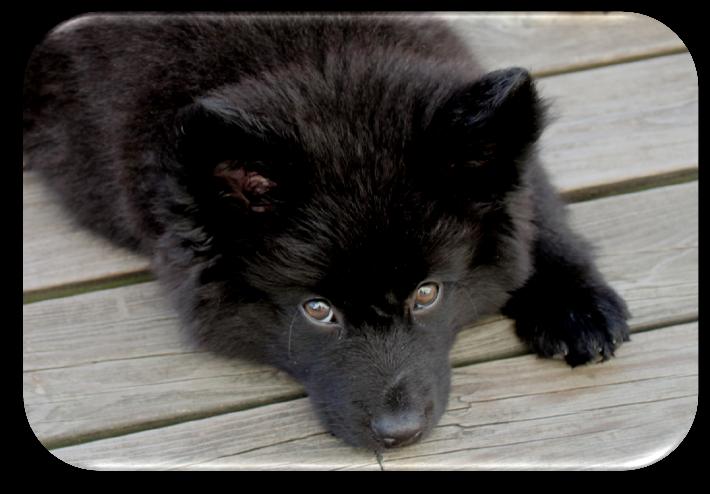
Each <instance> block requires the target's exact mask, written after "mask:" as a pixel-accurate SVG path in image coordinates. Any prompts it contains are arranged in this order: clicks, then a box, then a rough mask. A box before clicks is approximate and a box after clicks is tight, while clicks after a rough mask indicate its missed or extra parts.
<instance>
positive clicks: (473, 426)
mask: <svg viewBox="0 0 710 494" xmlns="http://www.w3.org/2000/svg"><path fill="white" fill-rule="evenodd" d="M697 357H698V354H697V324H695V323H693V324H685V325H679V326H675V327H671V328H664V329H659V330H654V331H649V332H646V333H642V334H638V335H636V336H634V338H633V342H632V343H630V344H627V345H624V346H623V347H621V349H620V350H619V352H618V358H616V359H614V360H612V361H609V362H607V363H605V364H603V365H591V366H585V367H580V368H576V369H569V368H568V367H566V366H565V365H564V364H563V363H560V362H555V361H549V360H548V361H545V360H542V359H538V358H536V357H534V356H531V355H526V356H521V357H515V358H511V359H504V360H498V361H494V362H487V363H481V364H476V365H471V366H466V367H463V368H458V369H455V370H454V377H453V383H452V393H451V399H450V402H449V409H448V411H447V412H446V413H445V414H444V417H443V418H442V420H441V422H440V424H439V425H438V426H437V427H436V428H435V429H434V431H433V432H432V433H431V434H430V435H429V436H428V437H427V438H425V439H424V440H423V441H422V442H421V443H418V444H415V445H413V446H410V447H407V448H403V449H401V450H392V451H391V452H386V453H385V454H384V455H383V465H384V468H385V469H414V468H416V469H421V468H430V469H435V468H442V469H447V470H449V469H479V468H498V469H507V468H530V469H533V468H544V469H558V468H567V469H582V468H584V469H598V468H605V469H607V468H637V467H640V466H644V465H647V464H650V463H653V462H655V461H657V460H658V459H660V458H662V457H663V456H665V455H666V454H667V453H668V452H670V451H671V450H672V449H674V448H675V446H676V445H677V444H678V443H679V442H680V441H681V440H682V439H683V438H684V436H685V434H686V433H687V431H688V429H689V428H690V425H691V423H692V421H693V419H694V415H695V410H696V407H697V392H698V382H697V372H698V367H697ZM511 375H515V376H516V378H515V379H511ZM309 409H310V405H309V404H308V401H307V399H300V400H295V401H292V402H288V403H279V404H275V405H269V406H265V407H260V408H257V409H253V410H246V411H242V412H235V413H231V414H225V415H220V416H217V417H212V418H208V419H203V420H196V421H192V422H187V423H182V424H177V425H173V426H169V427H164V428H161V429H155V430H149V431H144V432H139V433H135V434H128V435H125V436H121V437H116V438H111V439H104V440H99V441H95V442H91V443H86V444H83V445H77V446H71V447H66V448H58V449H55V450H53V451H52V453H53V454H54V455H55V456H57V457H58V458H60V459H62V460H63V461H65V462H67V463H70V464H73V465H77V466H81V467H84V468H97V469H105V468H110V469H276V468H278V469H340V468H342V469H366V470H369V469H378V468H379V465H378V463H377V462H376V460H375V458H374V455H373V454H371V453H369V452H367V451H363V450H356V449H352V448H349V447H348V446H346V445H344V444H342V443H341V442H340V441H338V440H336V439H334V438H333V437H331V436H330V435H329V434H328V433H327V432H325V431H324V430H323V429H322V427H321V426H319V425H318V423H317V422H316V421H315V418H314V415H313V414H312V413H311V412H310V410H309Z"/></svg>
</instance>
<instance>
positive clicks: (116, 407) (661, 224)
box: [23, 183, 698, 444]
mask: <svg viewBox="0 0 710 494" xmlns="http://www.w3.org/2000/svg"><path fill="white" fill-rule="evenodd" d="M668 204H673V205H674V206H673V208H669V207H667V205H668ZM570 209H571V212H572V220H573V223H574V224H575V226H577V227H578V228H579V229H580V230H581V231H584V232H585V234H586V235H587V236H588V237H589V238H590V239H591V240H592V241H593V242H594V243H595V244H596V245H597V246H598V249H599V255H600V266H601V269H602V271H603V272H604V273H605V274H606V275H607V276H608V277H609V279H610V281H611V282H612V284H613V285H614V286H615V287H617V288H618V289H619V290H620V291H621V293H622V295H623V296H624V297H625V298H626V299H627V301H628V303H629V306H630V309H631V312H632V314H633V319H632V324H633V326H634V327H635V328H643V327H647V326H648V325H649V324H660V323H672V322H674V321H679V320H688V319H690V318H693V317H696V316H697V310H698V299H697V289H698V288H697V283H698V280H697V267H698V261H697V234H698V223H697V212H698V208H697V183H690V184H683V185H677V186H672V187H666V188H661V189H653V190H649V191H645V192H640V193H636V194H628V195H622V196H615V197H610V198H606V199H600V200H596V201H589V202H584V203H579V204H575V205H573V206H572V207H571V208H570ZM23 310H24V340H23V344H24V369H25V371H26V372H25V376H24V396H25V407H26V410H27V415H28V418H29V421H30V424H31V425H32V427H33V428H34V430H35V432H36V434H37V435H38V437H39V438H40V439H41V440H43V441H46V442H48V443H49V444H55V443H57V442H60V443H61V442H62V441H66V440H68V439H71V438H76V437H84V436H87V435H88V436H90V435H92V434H101V433H104V434H105V433H111V431H114V432H115V431H120V430H125V429H131V428H135V427H136V426H141V424H142V426H145V424H146V423H151V422H160V421H171V420H176V419H179V418H180V417H183V418H184V417H194V416H204V415H207V414H210V413H217V412H218V411H224V410H234V409H237V408H240V407H245V406H253V405H254V404H259V403H265V402H271V401H275V400H280V399H284V398H288V397H291V396H294V395H297V394H299V393H301V392H302V391H301V388H300V387H299V386H298V385H297V384H295V383H294V382H292V381H290V380H289V379H288V378H286V377H285V376H283V375H281V374H279V373H277V372H276V371H274V370H272V369H270V368H267V367H261V366H253V365H251V364H247V363H244V362H240V361H231V362H227V361H223V360H221V359H217V358H215V357H211V356H209V355H208V354H205V353H199V352H195V349H194V348H191V347H190V346H189V345H187V343H186V340H185V339H184V338H183V337H182V335H181V333H180V332H179V330H178V328H177V319H176V317H175V315H174V313H173V312H172V310H171V309H170V307H169V305H168V303H167V302H166V301H165V300H164V299H163V298H162V296H161V294H160V291H159V290H158V288H157V285H156V284H155V283H146V284H141V285H136V286H132V287H123V288H118V289H114V290H106V291H101V292H96V293H91V294H84V295H80V296H76V297H70V298H65V299H56V300H48V301H45V302H38V303H35V304H28V305H25V306H24V307H23ZM510 325H511V323H510V321H509V320H507V319H497V320H495V319H494V320H489V321H488V322H487V323H485V324H481V325H478V326H476V327H474V328H472V329H469V330H465V331H463V332H462V333H461V334H460V335H459V338H458V341H457V344H456V346H455V347H454V351H453V354H452V361H453V363H454V364H455V365H461V364H464V363H471V362H476V361H482V360H490V359H493V358H500V357H501V356H508V355H515V354H520V353H522V352H525V347H524V346H523V345H522V344H521V343H520V342H519V341H518V340H517V339H516V338H515V336H514V334H513V331H512V329H511V327H510ZM196 397H199V399H197V398H196Z"/></svg>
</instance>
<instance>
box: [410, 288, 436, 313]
mask: <svg viewBox="0 0 710 494" xmlns="http://www.w3.org/2000/svg"><path fill="white" fill-rule="evenodd" d="M437 298H439V285H437V284H436V283H424V284H422V285H419V288H417V291H416V293H415V295H414V308H415V309H426V308H427V307H431V306H432V305H434V303H435V302H436V299H437Z"/></svg>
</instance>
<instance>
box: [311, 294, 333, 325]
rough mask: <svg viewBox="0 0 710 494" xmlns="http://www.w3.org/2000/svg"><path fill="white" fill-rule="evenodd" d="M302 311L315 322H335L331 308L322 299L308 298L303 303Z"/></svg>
mask: <svg viewBox="0 0 710 494" xmlns="http://www.w3.org/2000/svg"><path fill="white" fill-rule="evenodd" d="M303 311H304V312H305V313H306V315H307V316H308V317H310V318H311V319H313V320H314V321H316V322H321V323H323V322H325V323H332V322H335V314H334V313H333V308H332V307H331V306H330V304H328V302H326V301H325V300H323V299H313V300H309V301H308V302H306V303H305V304H303Z"/></svg>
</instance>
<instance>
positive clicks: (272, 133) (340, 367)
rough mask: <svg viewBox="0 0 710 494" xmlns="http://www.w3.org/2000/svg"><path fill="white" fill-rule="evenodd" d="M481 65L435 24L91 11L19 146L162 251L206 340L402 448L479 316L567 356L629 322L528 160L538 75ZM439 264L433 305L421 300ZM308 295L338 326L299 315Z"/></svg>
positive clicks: (50, 54)
mask: <svg viewBox="0 0 710 494" xmlns="http://www.w3.org/2000/svg"><path fill="white" fill-rule="evenodd" d="M473 60H474V59H473V57H472V56H471V54H469V53H468V52H467V50H466V48H465V47H464V45H463V44H462V43H461V42H460V41H459V40H458V39H457V38H456V37H455V36H454V35H453V34H452V33H451V32H449V31H448V30H447V28H445V27H444V26H443V25H440V24H439V23H437V22H435V21H433V20H427V19H425V18H418V19H404V18H401V17H396V16H376V17H373V16H354V17H353V16H342V17H325V16H300V17H288V16H267V17H264V16H199V17H192V16H140V17H138V16H89V17H84V18H79V19H77V20H74V21H71V22H69V23H68V24H65V25H64V26H61V27H60V28H58V29H56V30H55V31H53V32H52V33H50V34H49V35H48V37H47V38H46V40H45V41H44V42H43V43H42V44H41V45H40V46H39V47H38V48H37V49H36V50H35V52H34V55H33V57H32V59H31V60H30V63H29V65H28V68H27V75H26V83H25V117H24V126H25V127H24V128H25V138H24V151H25V158H26V162H27V164H28V166H29V167H30V168H32V169H35V170H37V171H38V172H39V173H40V174H41V175H42V176H43V177H44V178H45V179H46V180H47V182H48V183H50V184H51V185H52V187H53V188H54V189H56V190H57V191H58V192H59V196H60V198H61V200H62V201H63V202H64V204H65V205H66V207H68V208H69V209H71V210H72V211H73V212H74V213H75V214H76V217H77V218H78V219H79V220H80V221H81V222H82V223H83V224H84V225H86V226H87V227H89V228H91V229H93V230H94V231H96V232H99V233H100V234H103V235H105V236H107V237H108V238H110V239H112V240H113V241H115V242H117V243H118V244H121V245H124V246H128V247H130V248H134V249H137V250H138V251H140V252H143V253H145V254H147V255H150V256H151V257H152V260H153V268H154V270H155V272H156V273H157V275H158V277H159V279H160V280H161V281H162V282H163V283H164V285H165V286H166V287H168V289H169V290H170V293H171V295H172V297H173V298H174V300H175V303H176V307H177V309H178V310H179V311H180V313H181V316H182V318H183V320H184V322H185V324H186V326H187V327H188V328H189V329H190V330H191V334H192V335H194V336H195V337H196V338H197V340H199V341H200V342H201V343H202V344H204V345H206V346H207V347H208V348H210V349H212V350H214V351H216V352H219V353H221V354H226V355H229V356H239V357H243V358H251V359H254V360H257V361H260V362H268V363H270V364H273V365H275V366H277V367H279V368H281V369H284V370H285V371H287V372H288V373H290V374H291V375H293V376H294V377H295V378H296V379H298V380H299V381H300V382H302V383H303V385H304V386H305V388H306V390H307V392H308V394H309V395H310V397H311V399H312V401H313V403H314V404H315V409H316V411H317V412H318V414H319V415H320V416H321V417H322V419H323V421H324V423H325V424H326V425H327V426H328V427H329V428H330V429H331V430H332V432H333V433H335V434H336V435H338V436H339V437H341V438H343V439H344V440H346V441H347V442H349V443H350V444H353V445H358V446H364V447H369V448H374V449H379V448H381V447H383V446H391V445H393V444H395V443H398V444H406V443H409V442H412V441H414V440H416V439H418V438H419V437H421V436H423V435H424V434H426V432H428V431H429V430H431V428H432V427H433V425H434V424H435V423H436V422H437V421H438V419H439V418H440V416H441V414H442V413H443V412H444V410H445V407H446V403H447V397H448V392H449V376H450V370H449V362H448V355H449V350H450V348H451V346H452V344H453V341H454V338H455V335H456V333H457V331H458V330H459V329H461V328H462V327H464V326H466V325H469V324H471V323H473V322H475V321H476V320H477V319H478V318H480V317H481V316H483V315H485V314H490V313H494V312H497V311H500V310H501V309H502V310H503V311H504V313H505V314H508V315H509V316H510V317H512V318H514V319H515V320H516V327H517V331H518V334H519V336H520V337H521V338H522V339H523V340H525V341H526V342H528V343H529V344H530V345H531V347H532V348H533V349H534V350H535V351H536V352H538V353H539V354H541V355H544V356H552V355H554V354H558V353H562V354H566V359H567V362H569V363H570V365H577V364H582V363H585V362H588V361H591V360H594V359H596V358H597V357H599V356H601V357H603V358H607V357H609V356H610V355H612V354H613V351H614V348H616V346H618V345H619V344H620V343H621V341H625V340H627V339H628V328H627V325H626V322H625V321H626V318H627V312H626V308H625V305H624V303H623V301H622V300H621V299H620V298H619V297H618V296H617V295H616V294H615V293H614V291H613V290H612V289H611V288H609V286H608V285H607V284H606V283H605V282H604V280H603V279H602V277H601V275H600V274H599V273H598V272H597V270H596V269H595V267H594V265H593V263H592V260H591V255H590V253H589V249H588V247H587V246H586V245H585V244H584V243H583V241H582V240H580V239H579V238H578V237H577V236H576V235H574V234H573V233H572V232H570V231H569V229H568V227H567V225H566V222H565V219H564V212H563V207H562V205H561V203H560V202H559V199H558V198H557V196H556V194H555V192H554V191H553V190H552V188H551V186H550V185H549V183H548V181H547V179H546V177H545V175H544V172H543V170H542V168H541V166H540V164H539V163H538V161H537V158H536V157H535V142H536V140H537V138H538V137H539V135H540V133H541V132H542V129H543V126H544V121H545V116H544V115H545V111H544V110H545V109H544V105H543V104H542V103H541V101H540V99H539V98H538V96H537V93H536V91H535V86H534V83H533V81H532V79H531V77H530V75H529V74H528V73H527V72H526V71H525V70H523V69H519V68H512V69H508V70H503V71H497V72H492V73H489V74H485V73H484V72H483V71H482V70H481V69H480V68H479V67H478V66H477V65H476V64H475V62H474V61H473ZM428 280H429V281H435V282H438V283H439V285H440V287H441V293H440V296H439V299H438V301H437V302H436V304H435V306H433V307H432V308H431V309H428V310H425V311H421V310H420V311H415V310H414V309H413V306H412V296H413V295H412V294H413V292H414V291H415V290H416V289H417V287H418V285H419V284H420V283H421V282H423V281H428ZM511 295H512V296H511ZM313 298H325V299H327V300H328V301H329V302H330V303H331V304H332V306H333V307H334V308H335V314H336V318H337V319H336V320H337V323H335V324H330V325H325V324H321V323H315V322H312V321H310V320H308V318H307V317H306V316H305V314H304V312H303V311H302V310H301V307H302V304H303V303H304V302H305V301H307V300H309V299H313ZM393 428H394V429H397V428H399V429H400V430H406V431H407V432H408V433H407V438H406V440H401V441H394V439H392V438H388V437H387V433H386V432H385V433H383V432H382V431H381V430H382V429H386V430H391V429H393ZM409 432H412V433H411V434H410V433H409ZM413 432H416V434H414V433H413Z"/></svg>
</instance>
